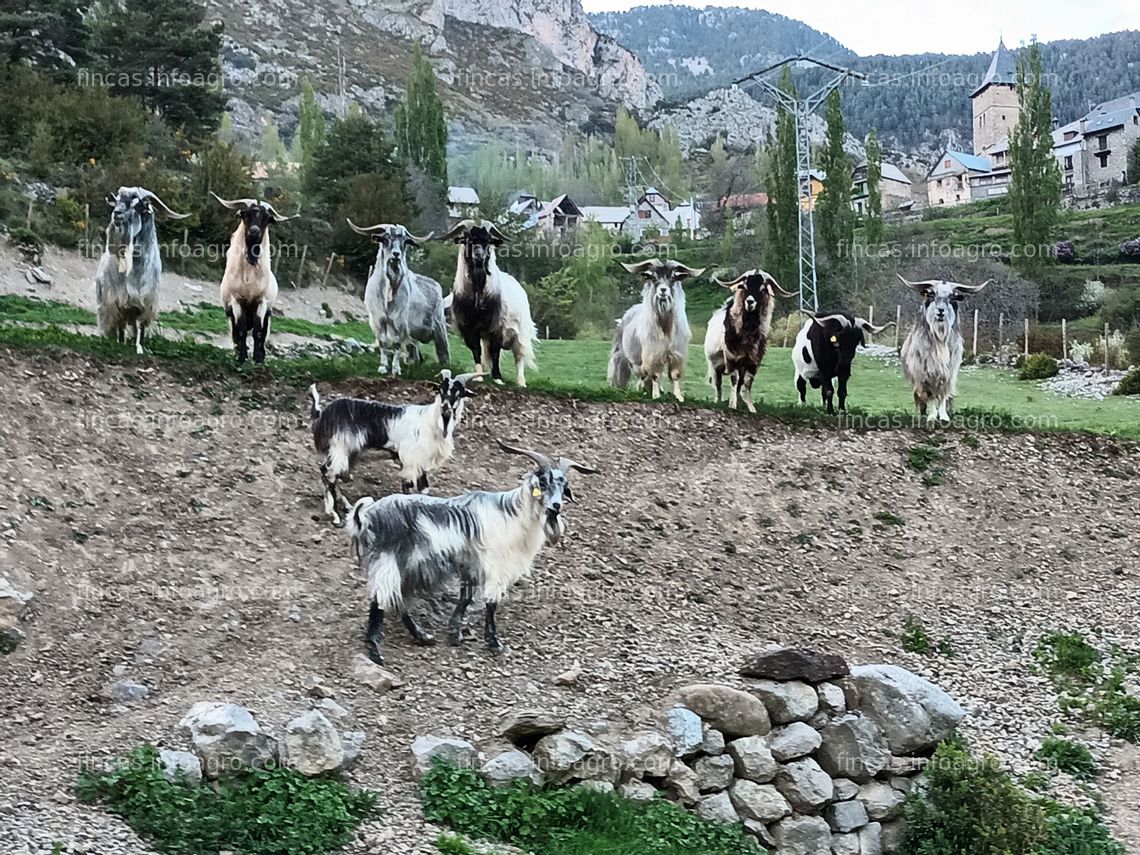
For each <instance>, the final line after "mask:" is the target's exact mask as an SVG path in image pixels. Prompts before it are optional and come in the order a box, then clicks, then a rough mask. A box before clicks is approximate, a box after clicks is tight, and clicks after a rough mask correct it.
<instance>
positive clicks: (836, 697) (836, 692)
mask: <svg viewBox="0 0 1140 855" xmlns="http://www.w3.org/2000/svg"><path fill="white" fill-rule="evenodd" d="M815 693H816V694H817V695H819V711H820V712H821V713H823V714H824V715H829V716H831V715H843V714H844V713H845V712H847V698H846V697H844V695H843V687H842V686H840V685H839V684H837V683H820V684H819V685H818V686H816V687H815Z"/></svg>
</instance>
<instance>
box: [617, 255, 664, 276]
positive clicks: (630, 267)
mask: <svg viewBox="0 0 1140 855" xmlns="http://www.w3.org/2000/svg"><path fill="white" fill-rule="evenodd" d="M618 263H619V264H621V266H622V267H624V268H625V269H626V270H627V271H628V272H630V273H644V272H645V271H647V270H650V269H652V268H654V267H657V266H658V265H660V264H661V262H660V261H658V260H657V259H656V258H647V259H646V260H645V261H639V262H637V263H636V264H626V263H625V262H624V261H621V262H618Z"/></svg>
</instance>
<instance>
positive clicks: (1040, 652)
mask: <svg viewBox="0 0 1140 855" xmlns="http://www.w3.org/2000/svg"><path fill="white" fill-rule="evenodd" d="M1033 656H1034V658H1035V659H1036V660H1037V662H1038V663H1039V664H1040V665H1041V666H1042V667H1043V668H1044V669H1045V671H1046V672H1047V673H1048V674H1049V675H1050V676H1051V677H1052V678H1053V682H1054V683H1055V684H1057V685H1058V686H1060V687H1061V688H1065V685H1064V684H1066V683H1077V684H1080V685H1084V684H1087V683H1089V682H1091V681H1093V680H1094V679H1096V677H1097V675H1098V674H1099V672H1100V653H1099V652H1098V651H1097V649H1096V648H1095V647H1093V646H1092V645H1091V644H1089V643H1088V642H1087V641H1085V639H1084V636H1082V635H1081V634H1080V633H1079V632H1051V633H1049V634H1048V635H1046V636H1044V637H1042V639H1041V641H1039V642H1038V643H1037V649H1036V650H1035V651H1034V653H1033Z"/></svg>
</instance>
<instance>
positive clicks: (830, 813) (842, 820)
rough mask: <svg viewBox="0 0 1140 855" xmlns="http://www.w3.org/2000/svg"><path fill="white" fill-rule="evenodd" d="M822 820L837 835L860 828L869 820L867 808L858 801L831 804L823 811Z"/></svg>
mask: <svg viewBox="0 0 1140 855" xmlns="http://www.w3.org/2000/svg"><path fill="white" fill-rule="evenodd" d="M823 818H824V819H826V820H827V824H828V825H830V826H831V830H832V831H834V832H836V833H837V834H846V833H847V832H848V831H855V829H857V828H862V827H863V826H864V825H866V824H867V822H868V819H869V818H868V816H867V808H866V807H865V806H864V805H863V803H862V802H860V801H850V802H833V803H832V804H829V805H828V806H827V807H826V808H824V809H823Z"/></svg>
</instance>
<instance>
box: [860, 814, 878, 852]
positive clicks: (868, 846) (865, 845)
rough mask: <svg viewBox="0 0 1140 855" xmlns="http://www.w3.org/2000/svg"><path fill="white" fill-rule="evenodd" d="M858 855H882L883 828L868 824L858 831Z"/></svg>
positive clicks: (873, 823) (875, 823)
mask: <svg viewBox="0 0 1140 855" xmlns="http://www.w3.org/2000/svg"><path fill="white" fill-rule="evenodd" d="M859 855H883V826H882V825H880V824H879V823H877V822H869V823H867V824H866V825H864V826H863V827H862V828H860V829H859Z"/></svg>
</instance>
